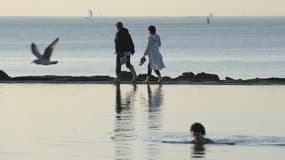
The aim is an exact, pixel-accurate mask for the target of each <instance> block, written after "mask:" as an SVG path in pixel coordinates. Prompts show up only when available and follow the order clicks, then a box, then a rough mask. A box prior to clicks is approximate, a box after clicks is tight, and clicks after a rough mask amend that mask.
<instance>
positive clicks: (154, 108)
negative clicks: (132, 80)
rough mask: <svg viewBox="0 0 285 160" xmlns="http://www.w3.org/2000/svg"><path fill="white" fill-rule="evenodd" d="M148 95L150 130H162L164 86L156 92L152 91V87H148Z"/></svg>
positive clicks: (160, 86) (159, 87)
mask: <svg viewBox="0 0 285 160" xmlns="http://www.w3.org/2000/svg"><path fill="white" fill-rule="evenodd" d="M147 95H148V106H147V107H148V111H149V114H148V126H149V129H150V130H160V128H161V105H162V103H163V92H162V85H159V86H158V87H157V88H156V89H155V90H152V88H151V86H150V85H147Z"/></svg>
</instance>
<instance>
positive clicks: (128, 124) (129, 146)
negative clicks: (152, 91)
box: [112, 84, 137, 159]
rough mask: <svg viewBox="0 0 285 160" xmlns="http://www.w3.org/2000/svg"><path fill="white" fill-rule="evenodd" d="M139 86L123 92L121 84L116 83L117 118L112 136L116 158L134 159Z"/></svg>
mask: <svg viewBox="0 0 285 160" xmlns="http://www.w3.org/2000/svg"><path fill="white" fill-rule="evenodd" d="M136 91H137V86H136V85H133V88H132V89H131V90H130V91H128V92H126V94H125V95H122V93H121V86H120V84H117V85H116V118H115V129H114V136H113V137H112V139H113V141H114V145H115V155H116V159H132V156H133V152H134V151H133V142H132V141H133V140H134V130H135V124H134V108H133V106H134V102H135V95H136Z"/></svg>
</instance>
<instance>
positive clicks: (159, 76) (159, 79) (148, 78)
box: [145, 63, 162, 83]
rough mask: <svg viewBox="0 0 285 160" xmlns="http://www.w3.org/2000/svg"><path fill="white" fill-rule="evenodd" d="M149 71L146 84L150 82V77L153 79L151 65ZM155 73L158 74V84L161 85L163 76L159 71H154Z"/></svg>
mask: <svg viewBox="0 0 285 160" xmlns="http://www.w3.org/2000/svg"><path fill="white" fill-rule="evenodd" d="M147 68H148V71H147V78H146V80H145V82H149V80H150V77H151V72H152V68H151V66H150V63H149V64H148V67H147ZM154 72H155V73H156V75H157V76H158V82H159V83H160V82H161V80H162V77H161V74H160V71H159V70H154Z"/></svg>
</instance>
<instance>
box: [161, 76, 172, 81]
mask: <svg viewBox="0 0 285 160" xmlns="http://www.w3.org/2000/svg"><path fill="white" fill-rule="evenodd" d="M162 80H163V81H164V82H168V81H172V78H171V77H168V76H165V77H162Z"/></svg>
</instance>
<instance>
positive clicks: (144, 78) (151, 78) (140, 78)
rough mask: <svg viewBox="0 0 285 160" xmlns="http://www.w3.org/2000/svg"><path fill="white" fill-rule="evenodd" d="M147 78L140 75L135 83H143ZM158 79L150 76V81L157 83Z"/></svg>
mask: <svg viewBox="0 0 285 160" xmlns="http://www.w3.org/2000/svg"><path fill="white" fill-rule="evenodd" d="M146 77H147V74H140V75H139V76H138V78H137V81H145V80H146ZM157 80H158V79H157V78H156V77H154V76H153V75H151V76H150V81H157Z"/></svg>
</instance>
